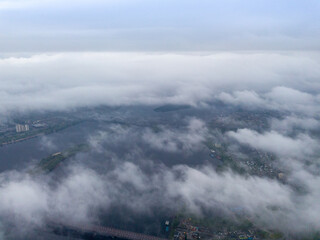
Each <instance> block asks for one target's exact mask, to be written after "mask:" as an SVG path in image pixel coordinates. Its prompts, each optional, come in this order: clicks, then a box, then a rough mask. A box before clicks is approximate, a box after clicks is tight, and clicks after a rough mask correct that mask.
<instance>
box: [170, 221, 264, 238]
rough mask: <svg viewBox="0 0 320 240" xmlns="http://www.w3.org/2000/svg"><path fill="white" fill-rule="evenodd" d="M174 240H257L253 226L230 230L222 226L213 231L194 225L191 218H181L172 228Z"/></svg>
mask: <svg viewBox="0 0 320 240" xmlns="http://www.w3.org/2000/svg"><path fill="white" fill-rule="evenodd" d="M174 230H175V231H174V240H195V239H208V240H217V239H220V240H226V239H232V240H253V239H255V240H258V239H259V237H257V236H256V230H255V228H252V229H248V230H230V229H229V228H228V227H223V228H222V229H220V230H219V231H213V230H210V229H208V228H206V227H203V226H195V224H194V223H192V220H191V218H185V219H182V220H181V221H180V222H179V225H178V226H177V227H176V228H175V229H174Z"/></svg>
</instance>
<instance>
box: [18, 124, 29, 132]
mask: <svg viewBox="0 0 320 240" xmlns="http://www.w3.org/2000/svg"><path fill="white" fill-rule="evenodd" d="M29 130H30V128H29V125H28V124H16V132H17V133H19V132H27V131H29Z"/></svg>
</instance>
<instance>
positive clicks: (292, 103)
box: [0, 52, 320, 114]
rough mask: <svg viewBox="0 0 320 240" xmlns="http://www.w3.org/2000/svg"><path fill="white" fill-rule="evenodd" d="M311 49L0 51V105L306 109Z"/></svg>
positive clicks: (311, 89)
mask: <svg viewBox="0 0 320 240" xmlns="http://www.w3.org/2000/svg"><path fill="white" fill-rule="evenodd" d="M319 69H320V58H319V56H318V55H316V54H311V53H295V52H290V53H277V52H274V53H272V52H257V53H254V52H251V53H227V52H225V53H224V52H221V53H212V54H196V53H194V54H183V53H179V54H178V53H153V54H152V53H148V54H147V53H145V54H143V53H112V52H105V53H90V52H88V53H57V54H35V55H30V56H19V57H16V56H11V57H10V56H9V57H2V58H1V59H0V92H1V94H0V102H1V104H0V112H1V113H8V112H11V111H26V110H43V109H44V110H61V109H62V110H63V109H70V108H74V107H82V106H96V105H109V106H115V105H137V104H146V105H159V104H164V103H174V104H191V105H199V104H201V103H206V102H208V101H212V100H214V99H219V100H222V101H224V102H226V103H230V104H236V105H238V104H240V105H246V106H251V107H255V108H264V107H267V108H271V109H281V110H287V111H291V110H294V111H298V112H306V113H309V114H312V113H313V111H314V108H316V109H317V110H319V101H320V97H319V95H318V94H319V93H318V92H317V91H316V89H319V88H320V83H319V77H320V70H319Z"/></svg>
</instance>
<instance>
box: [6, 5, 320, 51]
mask: <svg viewBox="0 0 320 240" xmlns="http://www.w3.org/2000/svg"><path fill="white" fill-rule="evenodd" d="M319 11H320V3H319V1H317V0H308V1H300V0H281V1H277V0H256V1H252V0H225V1H217V0H203V1H195V0H175V1H171V0H106V1H102V0H92V1H88V0H81V1H76V0H70V1H61V0H57V1H53V0H42V1H40V0H1V1H0V32H1V33H0V52H2V53H5V52H41V51H45V52H47V51H212V50H228V51H230V50H311V51H312V50H319V44H320V43H319V41H317V39H319V37H320V28H319V27H320V16H319V14H318V13H319Z"/></svg>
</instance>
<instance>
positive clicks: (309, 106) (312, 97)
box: [217, 86, 320, 116]
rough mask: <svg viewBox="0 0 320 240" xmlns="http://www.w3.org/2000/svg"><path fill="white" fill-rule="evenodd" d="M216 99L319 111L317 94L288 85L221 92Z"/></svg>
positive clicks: (269, 107) (294, 110)
mask: <svg viewBox="0 0 320 240" xmlns="http://www.w3.org/2000/svg"><path fill="white" fill-rule="evenodd" d="M217 99H219V100H221V101H223V102H224V103H227V104H231V105H235V106H240V107H245V108H248V109H254V110H257V109H260V110H261V109H267V110H274V111H286V112H290V113H298V114H307V115H309V116H316V115H317V114H318V113H319V112H320V108H319V100H318V95H317V94H310V93H306V92H302V91H299V90H296V89H292V88H289V87H283V86H277V87H274V88H272V89H271V91H269V92H266V93H260V95H259V94H257V93H256V92H255V91H252V90H251V91H248V90H244V91H234V92H233V93H225V92H222V93H221V94H219V96H218V97H217Z"/></svg>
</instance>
